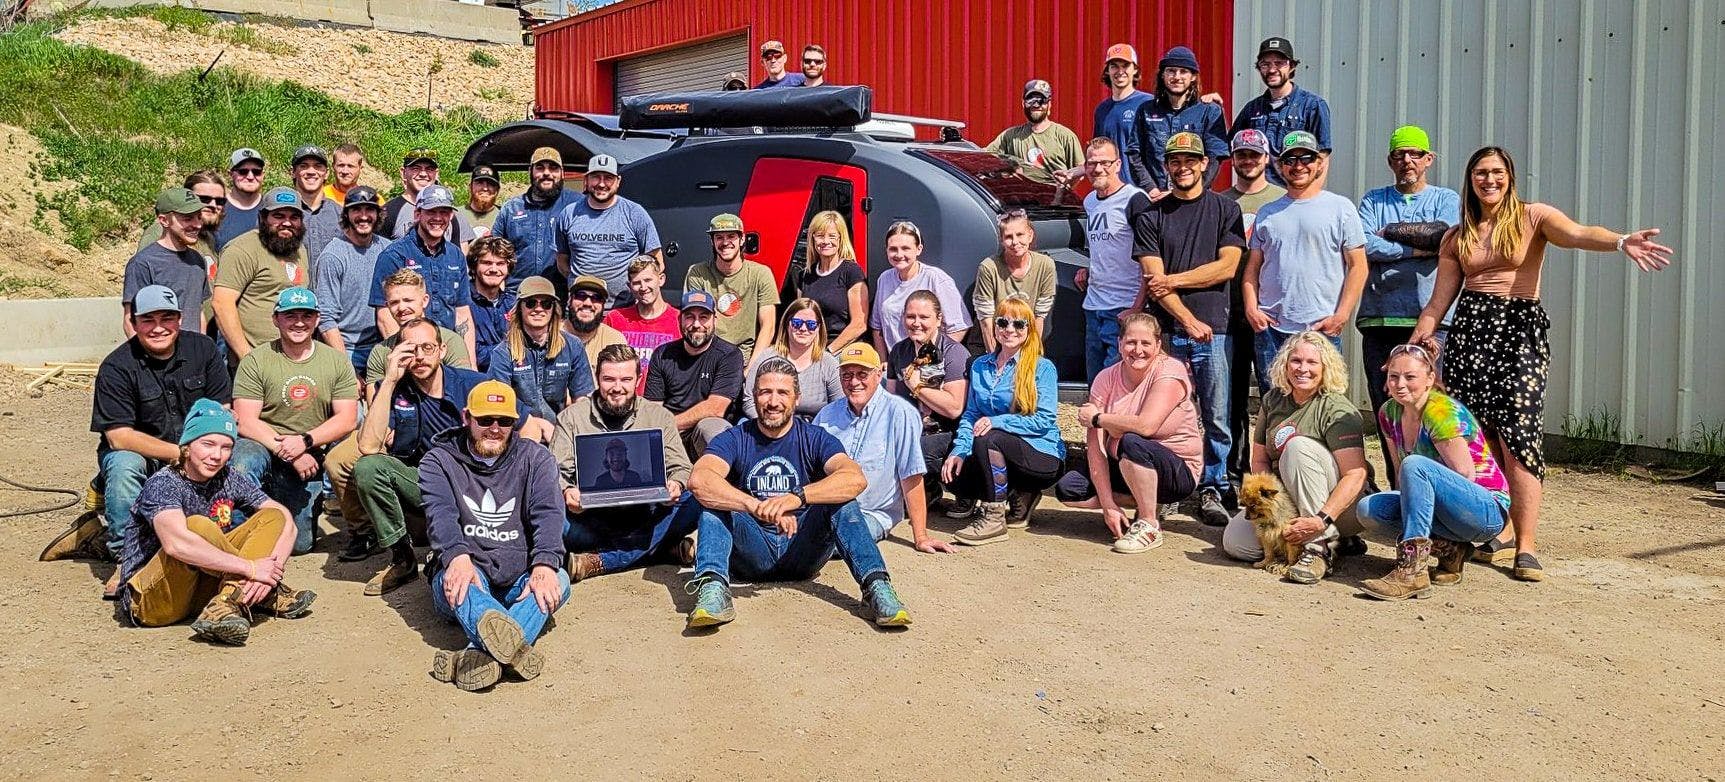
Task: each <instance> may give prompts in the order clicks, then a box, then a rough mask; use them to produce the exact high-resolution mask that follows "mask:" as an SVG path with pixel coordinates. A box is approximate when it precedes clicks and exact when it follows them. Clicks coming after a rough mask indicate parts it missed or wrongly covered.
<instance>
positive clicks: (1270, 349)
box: [1252, 326, 1342, 394]
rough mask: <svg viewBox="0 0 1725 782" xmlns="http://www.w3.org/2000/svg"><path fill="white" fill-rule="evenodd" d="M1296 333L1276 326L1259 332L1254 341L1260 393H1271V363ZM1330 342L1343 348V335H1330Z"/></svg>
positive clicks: (1337, 348)
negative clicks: (1256, 350) (1284, 344)
mask: <svg viewBox="0 0 1725 782" xmlns="http://www.w3.org/2000/svg"><path fill="white" fill-rule="evenodd" d="M1294 336H1295V335H1294V333H1290V332H1286V331H1281V330H1279V329H1277V328H1276V327H1274V326H1271V327H1270V328H1267V329H1264V330H1263V331H1260V332H1258V334H1257V336H1256V337H1254V340H1253V342H1252V345H1253V347H1256V348H1257V349H1258V393H1259V394H1268V393H1270V364H1271V362H1273V361H1275V360H1276V354H1277V353H1279V352H1281V350H1282V345H1283V343H1286V342H1287V341H1288V340H1290V339H1293V338H1294ZM1330 344H1331V345H1335V346H1336V350H1341V349H1342V338H1341V337H1330Z"/></svg>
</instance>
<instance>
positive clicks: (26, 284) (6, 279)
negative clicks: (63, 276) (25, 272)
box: [0, 272, 69, 298]
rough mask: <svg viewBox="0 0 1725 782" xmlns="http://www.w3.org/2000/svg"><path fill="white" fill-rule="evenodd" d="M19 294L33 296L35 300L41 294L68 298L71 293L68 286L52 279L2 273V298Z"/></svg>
mask: <svg viewBox="0 0 1725 782" xmlns="http://www.w3.org/2000/svg"><path fill="white" fill-rule="evenodd" d="M19 294H33V295H32V296H31V298H35V297H36V296H39V295H41V294H47V296H49V297H59V296H66V295H69V292H68V291H67V290H66V286H64V285H61V284H60V281H59V280H56V279H54V278H52V277H48V278H42V277H19V276H17V275H15V274H7V273H6V272H0V298H4V297H8V296H17V295H19Z"/></svg>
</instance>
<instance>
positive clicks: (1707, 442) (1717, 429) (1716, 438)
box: [1677, 421, 1725, 472]
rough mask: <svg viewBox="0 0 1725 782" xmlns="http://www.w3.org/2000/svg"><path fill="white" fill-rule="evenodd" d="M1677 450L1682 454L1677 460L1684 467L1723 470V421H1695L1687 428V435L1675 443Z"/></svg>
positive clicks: (1724, 468)
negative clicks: (1713, 422)
mask: <svg viewBox="0 0 1725 782" xmlns="http://www.w3.org/2000/svg"><path fill="white" fill-rule="evenodd" d="M1677 450H1678V451H1679V452H1681V454H1682V456H1680V457H1679V458H1678V461H1679V462H1680V463H1681V464H1682V465H1683V466H1685V467H1688V468H1691V469H1697V470H1698V469H1702V468H1712V469H1713V470H1714V471H1715V472H1725V422H1721V423H1717V424H1708V423H1707V422H1705V421H1703V422H1700V423H1697V424H1696V425H1695V428H1693V429H1691V430H1689V436H1688V437H1687V438H1683V440H1682V441H1681V442H1679V443H1678V444H1677Z"/></svg>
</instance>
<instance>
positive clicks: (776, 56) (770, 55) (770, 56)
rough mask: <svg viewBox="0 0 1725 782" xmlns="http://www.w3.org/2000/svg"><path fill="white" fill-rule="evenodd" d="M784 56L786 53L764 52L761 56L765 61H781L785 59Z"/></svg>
mask: <svg viewBox="0 0 1725 782" xmlns="http://www.w3.org/2000/svg"><path fill="white" fill-rule="evenodd" d="M784 56H785V53H784V52H763V53H762V54H761V59H763V60H781V59H784Z"/></svg>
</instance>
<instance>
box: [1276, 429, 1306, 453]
mask: <svg viewBox="0 0 1725 782" xmlns="http://www.w3.org/2000/svg"><path fill="white" fill-rule="evenodd" d="M1299 433H1300V430H1299V429H1296V428H1294V425H1293V424H1282V426H1281V428H1279V429H1277V430H1276V434H1275V435H1274V436H1273V437H1272V438H1271V441H1272V443H1273V444H1274V445H1275V447H1276V450H1277V451H1280V450H1282V449H1284V448H1287V447H1288V441H1289V440H1292V439H1294V435H1297V434H1299Z"/></svg>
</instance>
